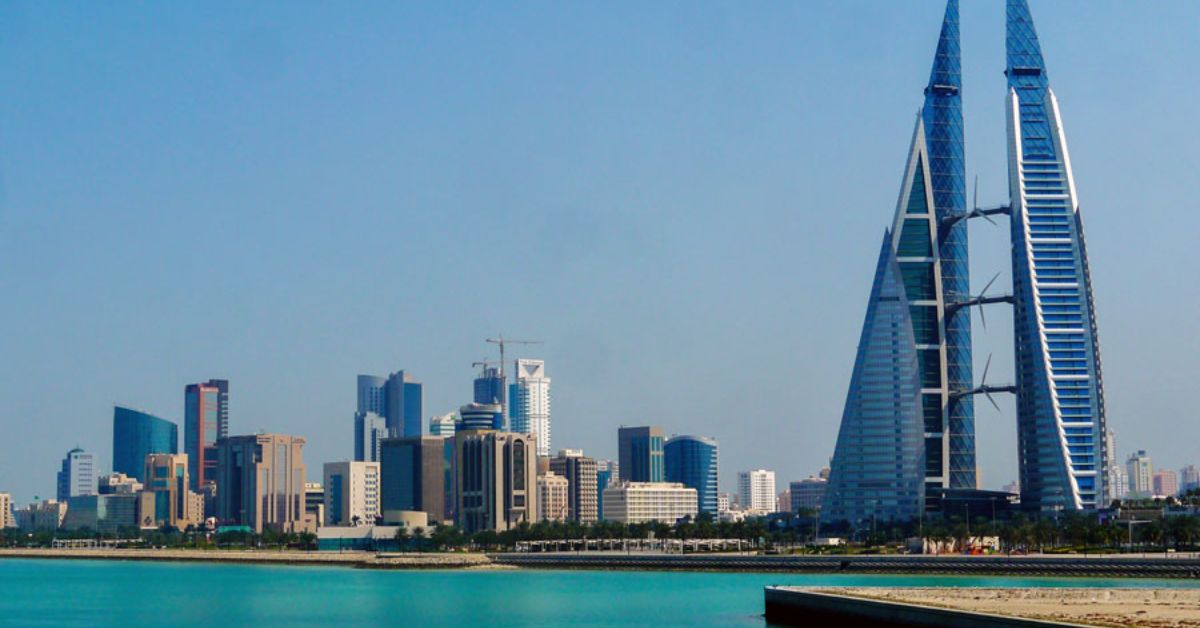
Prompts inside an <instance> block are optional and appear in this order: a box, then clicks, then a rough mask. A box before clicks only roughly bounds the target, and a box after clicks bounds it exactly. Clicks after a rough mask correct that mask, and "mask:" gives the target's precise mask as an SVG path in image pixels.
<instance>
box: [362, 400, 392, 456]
mask: <svg viewBox="0 0 1200 628" xmlns="http://www.w3.org/2000/svg"><path fill="white" fill-rule="evenodd" d="M387 435H388V429H387V421H386V420H385V419H384V418H383V417H382V416H379V415H378V414H375V413H374V412H355V413H354V460H356V461H358V462H379V453H380V446H381V443H382V441H383V439H385V438H387Z"/></svg>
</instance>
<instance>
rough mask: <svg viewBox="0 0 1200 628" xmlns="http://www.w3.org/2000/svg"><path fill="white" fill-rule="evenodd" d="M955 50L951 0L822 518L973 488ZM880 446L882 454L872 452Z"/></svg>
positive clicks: (851, 517)
mask: <svg viewBox="0 0 1200 628" xmlns="http://www.w3.org/2000/svg"><path fill="white" fill-rule="evenodd" d="M960 57H961V55H960V47H959V29H958V2H957V0H949V2H947V4H946V12H945V16H944V19H943V21H942V28H941V33H940V36H939V38H938V44H937V51H936V53H935V56H934V61H933V68H932V70H931V72H930V77H929V83H928V85H927V86H926V87H925V101H924V105H923V106H922V108H921V110H920V112H919V113H918V115H917V121H916V128H915V129H914V131H913V137H912V142H911V144H910V147H909V152H908V160H907V162H906V165H905V169H904V176H903V179H902V181H901V188H900V196H899V199H898V200H897V205H896V213H895V218H894V220H893V224H892V228H891V229H890V230H889V231H888V235H887V237H886V238H885V240H884V243H883V248H882V250H881V251H880V256H879V264H878V267H877V268H876V273H875V280H874V284H873V286H872V291H871V299H870V303H869V304H868V309H867V317H866V320H865V321H864V322H863V331H862V338H861V340H860V343H859V349H858V355H857V357H856V360H855V365H854V373H853V375H852V378H851V385H850V392H849V394H848V395H847V400H846V409H845V411H844V413H843V416H842V427H841V431H840V432H839V435H838V444H837V447H836V449H835V451H834V461H833V464H832V477H831V480H830V490H829V492H828V493H827V494H826V498H825V507H824V512H823V513H822V516H823V518H825V519H827V520H830V521H838V520H848V521H851V522H856V521H858V520H859V519H861V518H864V517H883V518H907V517H909V516H911V515H913V514H916V513H918V512H920V511H922V510H924V508H925V507H926V493H927V492H928V493H929V494H930V495H931V496H932V495H934V494H938V493H940V491H939V489H942V488H975V487H976V477H975V414H974V404H973V401H972V399H971V397H970V395H964V394H957V393H960V392H961V391H965V390H970V389H971V388H972V386H973V376H972V368H971V317H970V316H971V315H970V312H969V309H968V308H966V307H960V306H959V305H960V304H961V303H962V302H965V301H967V300H968V299H969V298H970V295H969V290H970V276H969V263H968V257H967V225H966V221H965V220H963V218H964V217H965V215H966V208H965V193H964V179H965V170H964V161H963V123H962V94H961V90H962V72H961V61H960ZM900 304H903V308H901V306H900ZM901 310H903V311H901ZM910 357H912V358H914V359H915V361H916V364H915V366H913V365H910V364H909V358H910ZM910 371H911V373H910ZM910 375H911V377H910ZM885 450H886V451H887V452H888V456H889V457H890V459H891V463H890V464H889V463H888V462H887V461H885V460H883V459H882V458H881V459H879V460H876V459H875V458H876V454H877V453H879V452H883V451H885ZM873 452H874V453H873ZM913 465H916V467H917V468H916V469H915V470H914V469H912V468H911V467H912V466H913ZM913 482H916V484H917V487H916V488H915V489H914V488H913V486H912V484H913ZM914 491H915V492H916V493H920V495H919V497H914V495H913V492H914ZM914 500H915V501H914ZM929 505H930V506H933V504H929Z"/></svg>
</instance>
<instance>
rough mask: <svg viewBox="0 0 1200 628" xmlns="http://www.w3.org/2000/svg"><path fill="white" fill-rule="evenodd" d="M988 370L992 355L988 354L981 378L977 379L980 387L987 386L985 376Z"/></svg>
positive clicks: (990, 366)
mask: <svg viewBox="0 0 1200 628" xmlns="http://www.w3.org/2000/svg"><path fill="white" fill-rule="evenodd" d="M990 368H992V354H990V353H989V354H988V359H987V362H985V363H984V364H983V377H980V378H979V385H980V386H984V385H986V384H987V374H988V369H990Z"/></svg>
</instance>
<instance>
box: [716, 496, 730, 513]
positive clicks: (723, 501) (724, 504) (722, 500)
mask: <svg viewBox="0 0 1200 628" xmlns="http://www.w3.org/2000/svg"><path fill="white" fill-rule="evenodd" d="M732 501H733V499H731V498H730V495H729V493H717V514H718V515H719V514H721V513H726V512H729V509H730V508H731V507H732V505H731V502H732Z"/></svg>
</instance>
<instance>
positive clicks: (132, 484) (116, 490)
mask: <svg viewBox="0 0 1200 628" xmlns="http://www.w3.org/2000/svg"><path fill="white" fill-rule="evenodd" d="M142 487H143V484H142V483H141V482H139V481H138V480H137V478H131V477H129V476H128V475H125V474H124V473H110V474H108V475H102V476H100V481H99V482H98V483H97V486H96V491H97V492H98V493H99V494H101V495H136V494H137V493H140V492H141V491H142Z"/></svg>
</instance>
